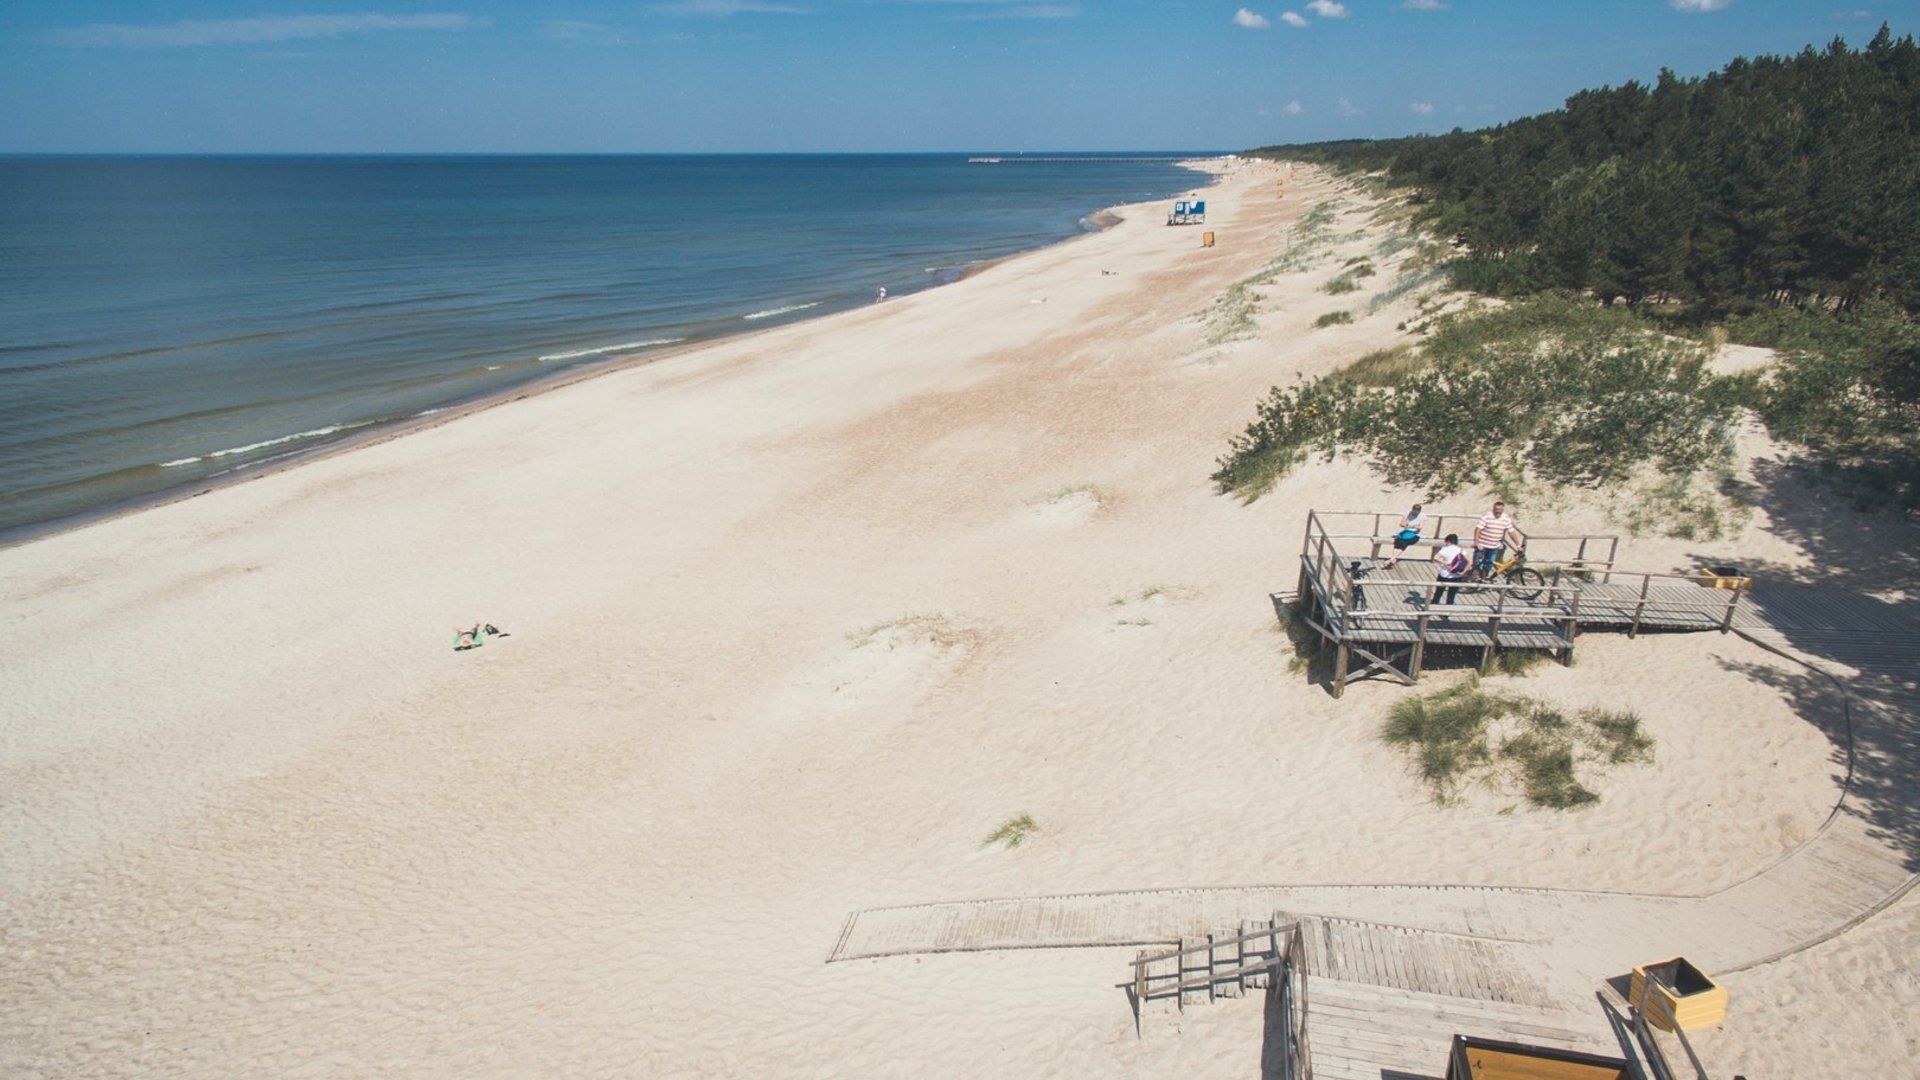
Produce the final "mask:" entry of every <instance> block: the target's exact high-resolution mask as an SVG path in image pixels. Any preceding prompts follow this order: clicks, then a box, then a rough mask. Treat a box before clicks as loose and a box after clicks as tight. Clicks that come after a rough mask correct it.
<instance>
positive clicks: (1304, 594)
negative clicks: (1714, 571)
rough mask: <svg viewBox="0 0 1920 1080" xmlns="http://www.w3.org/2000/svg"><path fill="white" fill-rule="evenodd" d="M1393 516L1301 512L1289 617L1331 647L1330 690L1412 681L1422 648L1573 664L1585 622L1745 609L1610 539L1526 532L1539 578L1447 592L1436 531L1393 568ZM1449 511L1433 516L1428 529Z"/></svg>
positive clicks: (1685, 621) (1714, 624) (1678, 621)
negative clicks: (1511, 652)
mask: <svg viewBox="0 0 1920 1080" xmlns="http://www.w3.org/2000/svg"><path fill="white" fill-rule="evenodd" d="M1456 518H1457V516H1456ZM1457 519H1458V522H1459V523H1458V524H1456V525H1455V526H1454V528H1455V530H1456V531H1459V532H1461V534H1462V535H1466V534H1467V532H1468V531H1470V526H1469V524H1468V523H1467V522H1466V520H1465V519H1464V518H1457ZM1392 520H1393V515H1390V514H1385V513H1375V512H1371V511H1363V512H1347V511H1332V512H1323V511H1317V510H1316V511H1310V512H1309V513H1308V514H1307V528H1306V533H1305V536H1304V538H1303V540H1302V542H1301V550H1300V577H1299V586H1298V589H1297V591H1296V593H1295V594H1294V597H1293V598H1292V603H1293V604H1294V606H1295V608H1296V612H1295V614H1296V617H1298V618H1301V619H1304V620H1305V621H1306V623H1307V625H1308V626H1310V627H1312V628H1313V629H1314V630H1315V631H1316V632H1317V633H1319V634H1320V635H1321V636H1322V637H1323V638H1325V639H1326V641H1327V642H1328V643H1329V645H1330V646H1331V647H1332V648H1333V650H1334V654H1335V659H1334V665H1333V674H1332V689H1333V694H1334V696H1335V697H1338V696H1340V695H1341V694H1342V693H1344V692H1345V690H1346V686H1347V682H1348V681H1349V679H1350V678H1360V677H1365V676H1368V675H1374V674H1380V675H1386V676H1389V677H1393V678H1397V679H1399V680H1401V681H1403V682H1409V683H1412V682H1417V681H1419V678H1420V672H1421V669H1422V668H1423V666H1424V663H1425V659H1426V652H1427V650H1428V649H1429V648H1436V647H1452V648H1473V649H1479V650H1481V654H1482V662H1483V663H1490V662H1491V661H1492V659H1493V657H1494V654H1495V653H1496V652H1498V651H1499V650H1501V649H1537V650H1544V651H1548V652H1552V653H1554V654H1556V655H1557V656H1559V657H1560V658H1561V659H1562V660H1565V661H1569V662H1570V661H1571V660H1572V656H1573V649H1574V645H1575V642H1576V640H1577V639H1578V638H1579V635H1580V633H1581V632H1582V631H1583V630H1592V629H1609V630H1625V631H1626V632H1627V633H1629V634H1638V633H1640V632H1641V631H1643V630H1663V631H1699V630H1719V631H1721V632H1730V631H1732V630H1733V629H1734V628H1735V627H1736V626H1739V625H1740V624H1741V621H1742V619H1743V618H1749V619H1750V618H1751V613H1750V612H1749V611H1747V610H1745V609H1747V608H1749V607H1750V606H1751V605H1750V603H1748V602H1747V592H1746V590H1745V589H1744V588H1740V589H1716V588H1708V587H1705V586H1703V585H1702V584H1701V583H1700V581H1699V580H1698V579H1697V578H1696V577H1693V576H1689V575H1684V574H1653V573H1642V572H1638V571H1625V570H1621V569H1619V568H1618V567H1617V566H1616V565H1615V564H1614V560H1615V557H1616V556H1617V554H1618V551H1619V547H1620V541H1619V538H1618V537H1614V536H1598V535H1586V536H1541V535H1535V536H1530V537H1529V538H1528V547H1529V549H1530V550H1531V551H1532V552H1533V559H1534V563H1533V569H1535V570H1537V571H1539V572H1540V574H1541V576H1542V577H1543V578H1544V579H1545V580H1544V583H1534V584H1525V583H1519V584H1506V583H1499V584H1486V585H1468V586H1463V587H1459V588H1458V589H1456V590H1455V591H1454V593H1453V594H1452V595H1450V596H1449V595H1443V594H1442V593H1440V592H1439V591H1438V585H1439V582H1438V580H1437V573H1436V570H1435V568H1434V566H1433V563H1432V562H1431V561H1430V558H1429V552H1430V551H1431V550H1432V548H1433V547H1434V544H1435V542H1434V541H1433V540H1432V539H1431V538H1429V539H1427V540H1423V541H1422V542H1421V543H1419V544H1416V545H1415V546H1414V547H1413V548H1411V549H1410V550H1409V551H1408V552H1406V557H1405V558H1403V559H1401V560H1400V561H1399V562H1398V563H1397V564H1395V565H1393V566H1389V565H1388V559H1387V558H1385V557H1384V556H1385V554H1386V549H1387V548H1388V547H1389V546H1390V539H1391V538H1390V537H1389V536H1388V535H1386V534H1385V533H1383V532H1382V531H1381V530H1382V529H1383V528H1388V527H1390V524H1388V523H1390V522H1391V521H1392ZM1447 520H1448V519H1447V518H1446V517H1444V516H1442V517H1438V518H1437V519H1436V524H1435V526H1434V528H1435V531H1438V530H1440V529H1444V528H1445V527H1446V521H1447ZM1341 530H1346V531H1341ZM1449 588H1453V587H1451V586H1449ZM1274 600H1275V603H1276V605H1280V604H1283V603H1285V601H1284V600H1283V599H1282V598H1281V597H1278V596H1276V597H1275V598H1274ZM1356 659H1357V660H1358V662H1359V664H1360V667H1359V670H1358V671H1355V670H1353V664H1354V662H1355V660H1356Z"/></svg>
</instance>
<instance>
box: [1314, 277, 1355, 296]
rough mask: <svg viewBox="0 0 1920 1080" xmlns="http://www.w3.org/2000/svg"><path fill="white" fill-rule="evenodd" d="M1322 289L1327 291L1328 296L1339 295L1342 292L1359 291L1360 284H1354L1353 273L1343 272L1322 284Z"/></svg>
mask: <svg viewBox="0 0 1920 1080" xmlns="http://www.w3.org/2000/svg"><path fill="white" fill-rule="evenodd" d="M1320 291H1321V292H1323V293H1326V294H1327V295H1328V296H1339V295H1340V294H1342V293H1350V292H1359V291H1360V286H1359V285H1356V284H1354V281H1353V276H1352V275H1351V274H1341V275H1340V276H1339V277H1337V278H1334V279H1333V280H1332V281H1329V282H1327V283H1326V284H1325V285H1322V286H1320Z"/></svg>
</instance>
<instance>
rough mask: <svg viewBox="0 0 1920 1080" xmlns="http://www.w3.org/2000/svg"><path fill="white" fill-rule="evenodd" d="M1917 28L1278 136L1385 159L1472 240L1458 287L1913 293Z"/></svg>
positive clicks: (1916, 263)
mask: <svg viewBox="0 0 1920 1080" xmlns="http://www.w3.org/2000/svg"><path fill="white" fill-rule="evenodd" d="M1915 115H1920V46H1916V44H1915V42H1914V40H1913V38H1912V37H1910V36H1909V37H1902V38H1898V39H1896V38H1894V37H1893V35H1892V33H1891V31H1890V30H1889V29H1888V28H1887V27H1885V26H1882V27H1881V29H1880V33H1879V34H1878V35H1876V36H1875V37H1874V39H1873V41H1872V42H1871V43H1870V44H1869V45H1868V46H1867V47H1866V48H1865V49H1854V48H1850V47H1848V46H1847V45H1846V44H1845V43H1844V42H1841V41H1835V42H1833V43H1832V44H1831V45H1829V46H1828V47H1827V48H1825V49H1818V50H1816V49H1814V48H1811V47H1810V48H1807V49H1805V50H1803V51H1802V52H1801V53H1799V54H1798V55H1796V56H1791V57H1778V56H1762V57H1758V58H1755V59H1752V60H1748V59H1745V58H1742V59H1737V60H1734V61H1733V62H1732V63H1730V64H1728V65H1727V66H1726V67H1725V68H1724V69H1723V70H1721V71H1718V72H1715V73H1712V74H1710V75H1707V76H1705V77H1703V78H1696V79H1682V78H1679V77H1678V76H1676V75H1674V74H1673V73H1672V72H1670V71H1663V72H1661V73H1660V77H1659V79H1658V80H1657V81H1656V82H1655V83H1654V84H1652V85H1643V84H1641V83H1638V82H1628V83H1626V84H1625V85H1623V86H1618V87H1605V88H1602V89H1598V90H1587V91H1582V92H1581V93H1578V94H1575V95H1573V96H1572V97H1571V98H1569V99H1567V102H1566V106H1565V107H1564V108H1562V109H1558V110H1555V111H1553V112H1549V113H1544V114H1542V115H1539V116H1534V117H1529V118H1526V119H1522V120H1517V121H1514V122H1512V123H1509V124H1505V125H1502V126H1500V127H1497V128H1492V129H1488V130H1485V131H1473V132H1468V131H1454V132H1452V133H1450V134H1447V135H1441V136H1418V137H1414V138H1408V139H1396V140H1387V141H1381V142H1367V141H1359V140H1354V141H1348V142H1339V143H1321V144H1311V145H1305V146H1292V147H1271V148H1268V149H1266V150H1262V151H1256V153H1260V154H1263V155H1266V156H1272V157H1287V158H1293V159H1296V160H1309V161H1321V162H1330V163H1334V164H1339V165H1344V166H1347V167H1350V168H1358V169H1366V170H1376V171H1377V170H1384V171H1385V172H1386V174H1387V176H1388V177H1389V179H1390V181H1391V182H1392V183H1393V184H1395V185H1397V186H1402V187H1406V186H1411V187H1414V188H1417V189H1418V191H1419V192H1420V195H1419V198H1420V199H1421V200H1422V202H1423V213H1422V214H1421V219H1422V220H1423V221H1424V222H1425V223H1426V224H1427V225H1428V226H1429V227H1431V228H1433V229H1434V230H1435V231H1436V232H1438V233H1439V234H1440V235H1442V236H1445V237H1447V238H1449V239H1452V240H1457V241H1459V242H1461V243H1463V244H1465V245H1466V246H1467V247H1469V248H1470V249H1471V250H1472V252H1473V255H1472V256H1471V257H1470V258H1469V259H1467V260H1464V261H1463V262H1462V263H1461V265H1460V266H1459V268H1458V280H1459V282H1460V283H1461V285H1462V286H1463V287H1467V288H1471V289H1474V290H1475V291H1481V292H1494V293H1505V294H1511V295H1518V294H1521V293H1525V292H1529V291H1533V290H1537V289H1547V288H1572V289H1580V290H1583V291H1587V292H1590V293H1592V294H1593V295H1594V296H1596V297H1598V298H1600V299H1602V300H1607V301H1611V300H1616V299H1619V300H1625V301H1627V302H1628V303H1664V302H1667V301H1672V300H1679V301H1691V302H1698V303H1702V304H1704V305H1706V306H1708V307H1710V308H1714V309H1718V310H1722V311H1727V310H1736V309H1737V308H1739V307H1740V306H1742V305H1744V304H1765V305H1773V304H1781V303H1788V304H1801V303H1806V302H1809V301H1812V302H1816V303H1818V304H1822V305H1827V306H1837V307H1839V308H1842V309H1845V308H1850V307H1852V306H1854V305H1855V304H1857V303H1859V302H1861V301H1862V300H1865V299H1867V298H1869V297H1872V296H1876V295H1878V296H1883V297H1886V298H1888V299H1890V300H1892V301H1893V302H1895V303H1897V304H1898V305H1900V306H1901V307H1904V308H1906V309H1908V310H1915V309H1920V227H1917V226H1916V223H1920V176H1916V170H1915V169H1914V168H1913V167H1912V163H1913V162H1914V161H1916V160H1920V127H1916V126H1915V125H1914V124H1913V123H1912V117H1914V116H1915Z"/></svg>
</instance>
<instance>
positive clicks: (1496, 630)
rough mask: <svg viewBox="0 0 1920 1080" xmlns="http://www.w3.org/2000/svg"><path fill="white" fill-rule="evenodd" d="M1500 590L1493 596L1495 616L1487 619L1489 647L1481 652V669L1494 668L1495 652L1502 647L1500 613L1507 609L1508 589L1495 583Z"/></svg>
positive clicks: (1488, 669)
mask: <svg viewBox="0 0 1920 1080" xmlns="http://www.w3.org/2000/svg"><path fill="white" fill-rule="evenodd" d="M1494 588H1495V589H1497V590H1498V591H1497V592H1496V593H1494V598H1493V617H1492V618H1490V619H1488V620H1487V648H1486V651H1485V652H1483V653H1481V654H1480V670H1481V671H1492V670H1493V654H1494V652H1495V651H1497V650H1498V649H1499V648H1500V613H1501V612H1503V611H1505V610H1506V609H1507V590H1506V587H1505V586H1501V585H1495V586H1494Z"/></svg>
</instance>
